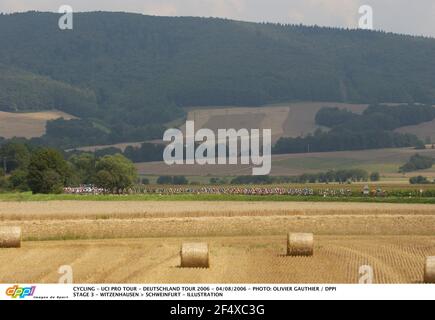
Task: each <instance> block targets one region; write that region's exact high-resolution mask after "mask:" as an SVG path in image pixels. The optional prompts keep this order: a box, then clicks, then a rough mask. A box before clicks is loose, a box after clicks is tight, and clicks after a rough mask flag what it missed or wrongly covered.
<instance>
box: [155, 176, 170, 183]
mask: <svg viewBox="0 0 435 320" xmlns="http://www.w3.org/2000/svg"><path fill="white" fill-rule="evenodd" d="M157 184H174V178H173V177H171V176H160V177H159V178H158V179H157Z"/></svg>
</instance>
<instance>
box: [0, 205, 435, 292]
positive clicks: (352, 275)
mask: <svg viewBox="0 0 435 320" xmlns="http://www.w3.org/2000/svg"><path fill="white" fill-rule="evenodd" d="M5 226H9V227H12V226H14V227H21V229H22V239H23V240H24V241H23V242H22V247H21V249H7V248H3V249H0V282H3V283H12V282H13V283H38V282H42V283H46V282H48V283H50V282H57V279H58V277H59V275H58V274H57V270H58V268H59V267H60V266H62V265H71V266H72V267H73V270H74V282H76V283H80V282H81V283H94V282H96V283H319V282H320V283H355V282H357V281H358V277H359V276H358V269H359V267H360V266H362V265H367V264H368V265H370V266H372V267H373V268H374V272H375V281H376V282H378V283H419V282H422V281H423V271H424V264H425V259H426V256H435V206H434V205H415V204H410V205H408V204H375V203H367V204H363V203H360V204H350V203H309V202H301V203H296V202H290V203H286V202H187V201H182V202H163V201H156V202H153V201H145V202H116V201H113V202H91V201H48V202H0V227H5ZM289 232H294V233H314V255H313V256H312V257H287V256H286V251H287V234H288V233H289ZM186 242H187V243H189V242H194V243H195V242H201V243H207V244H208V245H209V248H210V252H209V253H210V268H209V269H189V268H180V263H181V261H180V247H181V244H182V243H186Z"/></svg>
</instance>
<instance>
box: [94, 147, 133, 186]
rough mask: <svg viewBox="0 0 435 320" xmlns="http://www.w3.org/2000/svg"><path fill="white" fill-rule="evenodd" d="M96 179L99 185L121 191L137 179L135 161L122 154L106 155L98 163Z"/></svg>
mask: <svg viewBox="0 0 435 320" xmlns="http://www.w3.org/2000/svg"><path fill="white" fill-rule="evenodd" d="M95 180H96V181H95V184H96V185H97V186H98V187H101V188H104V189H107V190H116V192H119V190H122V189H126V188H129V187H131V186H132V185H133V184H134V183H135V182H136V181H137V171H136V168H135V166H134V164H133V162H131V161H130V160H129V159H127V158H126V157H124V156H123V155H121V154H116V155H113V156H104V157H103V158H101V159H100V160H99V161H98V163H97V175H96V178H95Z"/></svg>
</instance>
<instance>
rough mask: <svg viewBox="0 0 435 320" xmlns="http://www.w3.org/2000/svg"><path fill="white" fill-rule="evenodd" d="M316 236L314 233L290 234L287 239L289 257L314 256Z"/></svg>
mask: <svg viewBox="0 0 435 320" xmlns="http://www.w3.org/2000/svg"><path fill="white" fill-rule="evenodd" d="M313 252H314V235H313V234H312V233H289V234H288V238H287V255H288V256H312V255H313Z"/></svg>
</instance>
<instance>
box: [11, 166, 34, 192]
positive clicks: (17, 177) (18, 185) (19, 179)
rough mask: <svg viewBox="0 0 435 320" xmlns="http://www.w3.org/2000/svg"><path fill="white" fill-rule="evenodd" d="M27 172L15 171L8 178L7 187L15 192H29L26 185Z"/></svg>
mask: <svg viewBox="0 0 435 320" xmlns="http://www.w3.org/2000/svg"><path fill="white" fill-rule="evenodd" d="M27 174H28V173H27V171H24V170H20V169H18V170H15V171H13V172H12V174H11V176H10V177H9V185H10V187H11V188H12V189H14V190H17V191H23V192H24V191H29V190H30V189H29V185H28V184H27Z"/></svg>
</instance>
